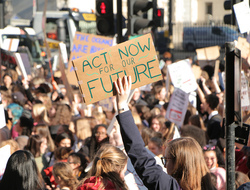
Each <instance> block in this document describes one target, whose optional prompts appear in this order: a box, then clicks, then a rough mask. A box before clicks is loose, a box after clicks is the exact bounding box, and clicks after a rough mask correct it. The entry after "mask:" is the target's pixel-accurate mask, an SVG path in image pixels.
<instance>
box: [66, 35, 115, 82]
mask: <svg viewBox="0 0 250 190" xmlns="http://www.w3.org/2000/svg"><path fill="white" fill-rule="evenodd" d="M112 45H113V38H109V37H104V36H98V35H94V34H85V33H80V32H76V34H75V37H74V41H73V47H72V49H71V54H70V59H69V60H70V61H69V64H68V69H67V78H68V80H69V83H70V84H72V85H76V86H78V83H77V79H76V75H75V71H74V69H73V65H72V62H71V61H73V60H75V59H78V58H80V57H83V56H86V55H89V54H92V53H95V52H97V51H100V50H103V49H105V48H108V47H111V46H112Z"/></svg>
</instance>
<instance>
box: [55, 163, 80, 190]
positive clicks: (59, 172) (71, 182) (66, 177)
mask: <svg viewBox="0 0 250 190" xmlns="http://www.w3.org/2000/svg"><path fill="white" fill-rule="evenodd" d="M53 175H54V176H55V177H60V178H61V180H62V181H63V185H64V186H66V187H69V188H70V189H71V190H74V189H76V187H77V184H78V180H77V178H76V177H75V176H74V174H73V169H72V168H71V166H70V165H69V163H67V162H57V163H55V164H54V166H53Z"/></svg>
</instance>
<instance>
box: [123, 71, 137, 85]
mask: <svg viewBox="0 0 250 190" xmlns="http://www.w3.org/2000/svg"><path fill="white" fill-rule="evenodd" d="M133 69H134V74H135V81H134V82H132V84H135V83H136V82H137V74H136V67H134V68H133ZM124 73H125V75H126V76H127V73H126V71H124ZM131 77H132V76H131Z"/></svg>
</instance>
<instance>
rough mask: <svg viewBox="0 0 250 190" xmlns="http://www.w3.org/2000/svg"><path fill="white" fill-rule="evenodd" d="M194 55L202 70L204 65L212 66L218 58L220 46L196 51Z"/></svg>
mask: <svg viewBox="0 0 250 190" xmlns="http://www.w3.org/2000/svg"><path fill="white" fill-rule="evenodd" d="M196 53H197V59H198V60H199V64H200V67H201V68H203V67H204V66H205V65H212V66H214V64H215V60H217V59H218V58H219V57H220V46H211V47H206V48H201V49H196Z"/></svg>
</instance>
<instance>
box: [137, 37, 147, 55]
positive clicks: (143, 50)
mask: <svg viewBox="0 0 250 190" xmlns="http://www.w3.org/2000/svg"><path fill="white" fill-rule="evenodd" d="M138 45H139V47H140V49H141V51H142V52H144V50H145V48H147V49H148V51H150V38H148V47H147V46H146V45H144V47H143V49H142V47H141V45H140V43H139V42H138Z"/></svg>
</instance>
